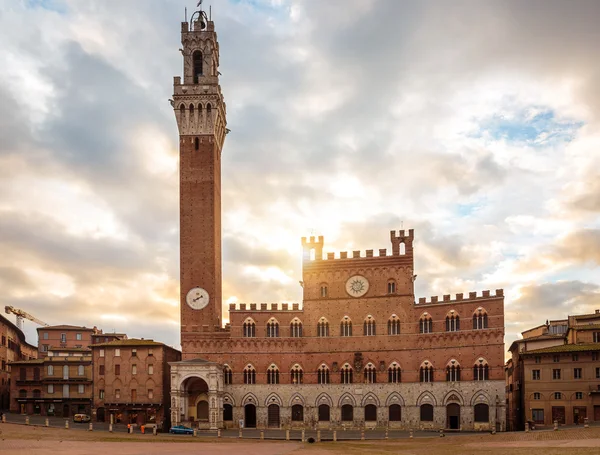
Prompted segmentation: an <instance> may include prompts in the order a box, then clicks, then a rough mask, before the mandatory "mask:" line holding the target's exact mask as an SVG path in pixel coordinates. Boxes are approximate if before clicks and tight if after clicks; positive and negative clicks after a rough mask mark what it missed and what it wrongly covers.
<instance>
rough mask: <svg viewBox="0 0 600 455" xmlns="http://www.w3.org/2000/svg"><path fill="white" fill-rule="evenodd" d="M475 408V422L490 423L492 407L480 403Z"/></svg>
mask: <svg viewBox="0 0 600 455" xmlns="http://www.w3.org/2000/svg"><path fill="white" fill-rule="evenodd" d="M474 408H475V409H474V411H475V422H480V423H487V422H489V421H490V407H489V406H488V405H487V404H485V403H479V404H476V405H475V407H474Z"/></svg>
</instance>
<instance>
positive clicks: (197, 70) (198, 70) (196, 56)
mask: <svg viewBox="0 0 600 455" xmlns="http://www.w3.org/2000/svg"><path fill="white" fill-rule="evenodd" d="M192 61H193V64H194V84H197V83H198V77H199V76H202V52H200V51H194V53H193V54H192Z"/></svg>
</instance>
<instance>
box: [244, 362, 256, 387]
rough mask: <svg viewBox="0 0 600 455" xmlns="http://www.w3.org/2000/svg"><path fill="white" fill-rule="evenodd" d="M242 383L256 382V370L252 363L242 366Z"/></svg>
mask: <svg viewBox="0 0 600 455" xmlns="http://www.w3.org/2000/svg"><path fill="white" fill-rule="evenodd" d="M244 384H256V370H255V369H254V367H253V366H252V365H248V366H246V368H244Z"/></svg>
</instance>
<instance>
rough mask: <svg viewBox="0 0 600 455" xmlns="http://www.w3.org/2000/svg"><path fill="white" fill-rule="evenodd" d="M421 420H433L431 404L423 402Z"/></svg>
mask: <svg viewBox="0 0 600 455" xmlns="http://www.w3.org/2000/svg"><path fill="white" fill-rule="evenodd" d="M420 411H421V412H420V414H421V416H420V417H421V422H433V406H432V405H430V404H422V405H421V409H420Z"/></svg>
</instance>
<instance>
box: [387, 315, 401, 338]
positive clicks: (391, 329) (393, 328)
mask: <svg viewBox="0 0 600 455" xmlns="http://www.w3.org/2000/svg"><path fill="white" fill-rule="evenodd" d="M388 335H400V319H399V318H398V316H396V315H395V314H392V317H391V318H390V319H389V320H388Z"/></svg>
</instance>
